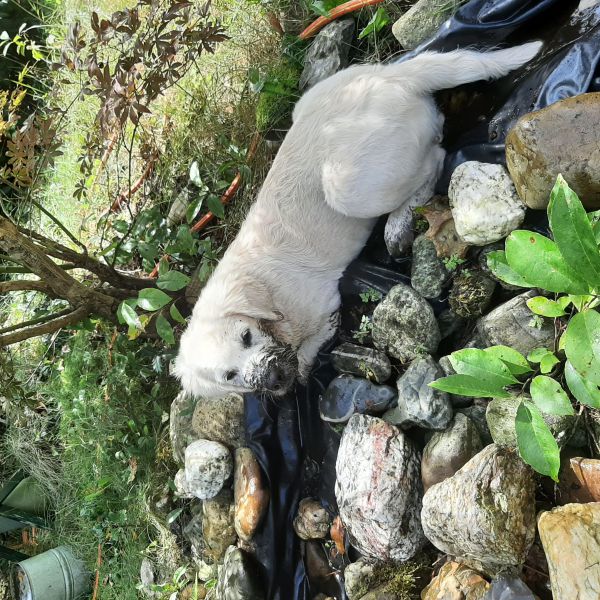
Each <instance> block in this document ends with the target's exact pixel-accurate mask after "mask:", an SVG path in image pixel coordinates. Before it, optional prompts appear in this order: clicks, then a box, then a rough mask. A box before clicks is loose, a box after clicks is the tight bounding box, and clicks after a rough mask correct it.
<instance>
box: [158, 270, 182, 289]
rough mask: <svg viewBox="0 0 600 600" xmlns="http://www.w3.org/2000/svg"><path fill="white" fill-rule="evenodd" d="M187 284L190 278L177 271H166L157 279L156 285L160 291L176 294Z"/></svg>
mask: <svg viewBox="0 0 600 600" xmlns="http://www.w3.org/2000/svg"><path fill="white" fill-rule="evenodd" d="M189 282H190V278H189V277H188V276H187V275H184V274H183V273H180V272H179V271H168V272H167V273H165V274H164V275H161V276H160V277H159V278H158V279H157V281H156V285H157V286H158V287H159V288H160V289H161V290H168V291H170V292H176V291H178V290H181V289H183V288H184V287H185V286H186V285H187V284H188V283H189Z"/></svg>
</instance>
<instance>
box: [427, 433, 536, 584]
mask: <svg viewBox="0 0 600 600" xmlns="http://www.w3.org/2000/svg"><path fill="white" fill-rule="evenodd" d="M421 520H422V523H423V530H424V532H425V535H426V536H427V538H428V539H429V540H430V541H431V542H432V543H433V545H434V546H436V547H437V548H438V549H440V550H441V551H442V552H446V553H447V554H451V555H453V556H458V557H460V558H461V562H463V563H465V564H466V565H468V566H472V567H473V568H477V569H483V570H484V571H485V572H486V573H487V574H488V575H495V574H496V573H498V572H500V571H503V570H506V569H511V568H519V567H520V565H522V564H523V562H524V561H525V558H526V557H527V553H528V551H529V548H530V547H531V544H532V543H533V540H534V537H535V482H534V478H533V473H532V471H531V469H530V468H529V467H528V466H527V465H525V463H523V461H522V460H521V459H520V458H519V456H518V455H517V454H516V452H514V451H513V450H510V449H507V448H502V447H500V446H497V445H496V444H492V445H490V446H487V447H486V448H484V449H483V450H482V451H481V452H480V453H479V454H477V455H476V456H474V457H473V458H472V459H471V460H470V461H469V462H468V463H467V464H466V465H464V466H463V467H462V469H460V470H459V471H458V472H457V473H456V474H455V475H453V476H452V477H450V478H448V479H445V480H444V481H442V482H441V483H438V484H436V485H434V486H432V487H430V488H429V490H427V492H426V494H425V496H424V498H423V510H422V511H421Z"/></svg>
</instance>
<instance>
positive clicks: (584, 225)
mask: <svg viewBox="0 0 600 600" xmlns="http://www.w3.org/2000/svg"><path fill="white" fill-rule="evenodd" d="M548 218H549V220H550V228H551V229H552V235H553V237H554V241H555V242H556V245H557V246H558V249H559V251H560V253H561V255H562V256H563V258H564V259H565V262H566V263H567V264H568V265H569V267H570V268H571V269H572V270H573V271H574V272H575V273H577V274H578V275H579V277H581V278H582V279H583V280H585V281H586V282H587V283H588V284H589V286H590V287H592V288H597V287H598V286H600V254H599V253H598V245H597V243H596V238H595V237H594V232H593V230H592V226H591V224H590V220H589V218H588V216H587V213H586V212H585V208H583V204H581V201H580V200H579V198H578V197H577V194H576V193H575V192H574V191H573V190H572V189H571V188H570V187H569V186H568V184H567V182H566V181H565V180H564V179H563V177H562V175H559V176H558V178H557V179H556V184H555V185H554V188H553V190H552V193H551V194H550V204H549V205H548Z"/></svg>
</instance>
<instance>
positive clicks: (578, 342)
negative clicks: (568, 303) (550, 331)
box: [564, 310, 600, 385]
mask: <svg viewBox="0 0 600 600" xmlns="http://www.w3.org/2000/svg"><path fill="white" fill-rule="evenodd" d="M564 335H565V354H566V355H567V358H568V359H569V360H570V361H571V364H572V365H573V366H574V367H575V369H577V371H579V374H580V375H581V376H582V377H583V378H584V379H587V380H589V381H591V382H593V383H595V384H596V385H600V314H598V313H597V312H596V311H595V310H584V311H583V312H580V313H577V314H576V315H575V316H574V317H573V318H572V319H571V320H570V321H569V325H568V326H567V330H566V331H565V334H564Z"/></svg>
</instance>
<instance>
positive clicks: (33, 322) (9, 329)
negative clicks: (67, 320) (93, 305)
mask: <svg viewBox="0 0 600 600" xmlns="http://www.w3.org/2000/svg"><path fill="white" fill-rule="evenodd" d="M72 312H73V309H72V308H65V309H64V310H61V311H59V312H55V313H51V314H49V315H44V316H43V317H36V318H35V319H30V320H29V321H23V322H22V323H16V324H15V325H10V326H9V327H4V328H2V329H0V335H3V334H5V333H11V332H13V331H18V330H19V329H24V328H26V327H30V326H31V325H40V324H42V323H48V322H49V321H53V320H54V319H60V318H62V317H65V316H66V315H69V314H71V313H72Z"/></svg>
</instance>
